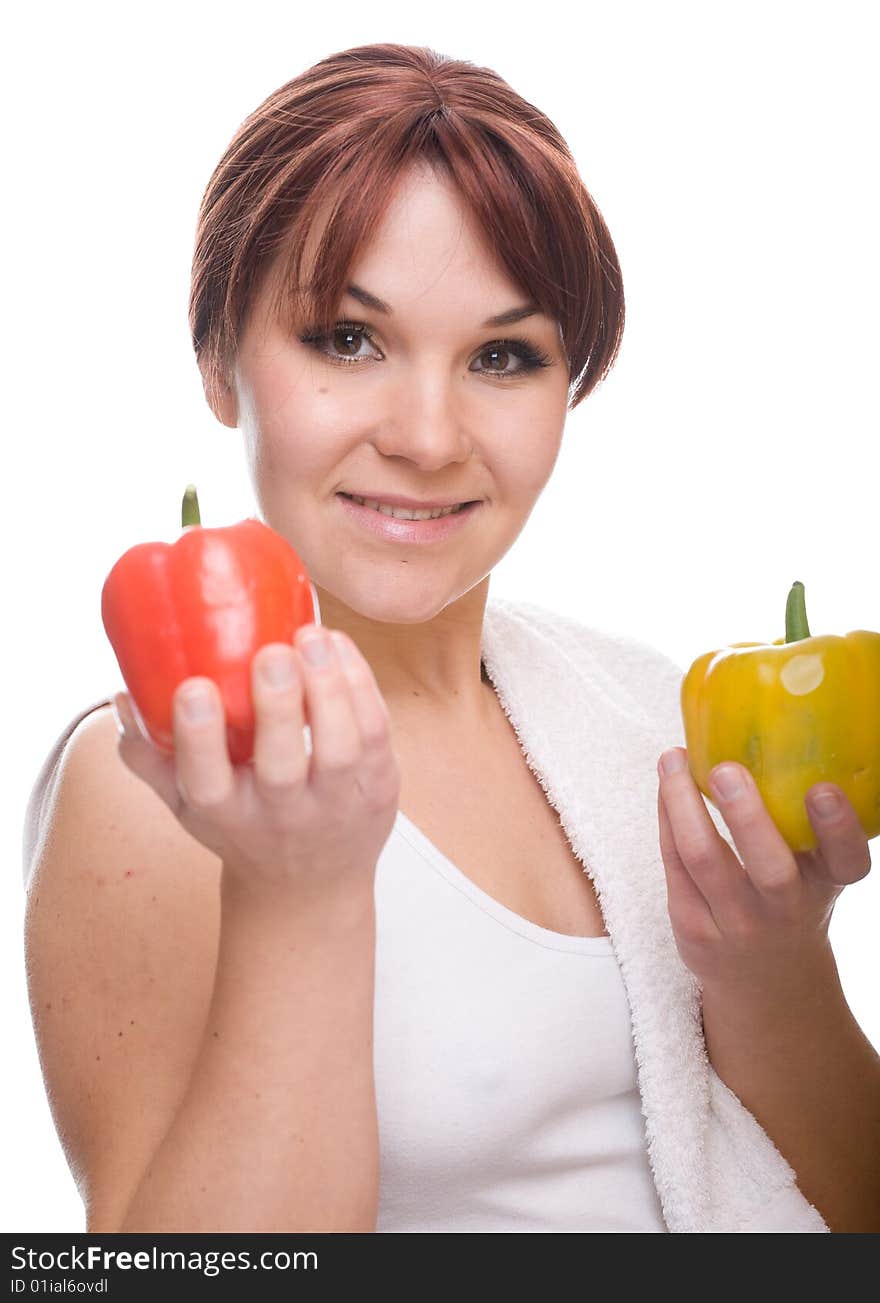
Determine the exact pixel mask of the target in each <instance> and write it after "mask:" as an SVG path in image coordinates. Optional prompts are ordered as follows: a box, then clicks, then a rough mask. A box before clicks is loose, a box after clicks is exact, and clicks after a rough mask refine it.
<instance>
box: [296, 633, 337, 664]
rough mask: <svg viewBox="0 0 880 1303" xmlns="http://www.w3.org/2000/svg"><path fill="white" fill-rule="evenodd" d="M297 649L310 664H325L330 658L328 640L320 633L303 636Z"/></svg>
mask: <svg viewBox="0 0 880 1303" xmlns="http://www.w3.org/2000/svg"><path fill="white" fill-rule="evenodd" d="M299 649H300V651H301V652H302V654H303V656H305V658H306V660H307V661H308V663H309V664H310V665H326V664H327V662H328V661H329V659H330V641H329V639H327V638H325V637H324V635H323V634H320V633H319V634H312V635H310V636H309V637H308V638H303V640H302V642H301V643H300V644H299Z"/></svg>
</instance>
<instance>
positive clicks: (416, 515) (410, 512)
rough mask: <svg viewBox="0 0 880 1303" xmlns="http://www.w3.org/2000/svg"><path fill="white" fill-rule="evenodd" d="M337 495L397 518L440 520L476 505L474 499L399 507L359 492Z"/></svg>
mask: <svg viewBox="0 0 880 1303" xmlns="http://www.w3.org/2000/svg"><path fill="white" fill-rule="evenodd" d="M337 496H338V497H340V498H347V499H348V501H349V502H356V503H357V504H358V505H359V506H361V507H368V508H369V509H370V510H371V511H378V512H379V513H380V514H381V515H383V516H392V517H393V518H394V519H395V520H438V519H439V518H440V517H441V516H449V515H454V514H455V513H456V512H459V511H463V510H464V509H465V508H466V507H473V506H475V505H476V499H474V500H473V501H470V502H458V503H455V504H454V505H453V506H449V507H399V506H397V505H395V504H394V503H388V502H380V501H378V499H376V498H362V497H360V496H359V495H358V494H357V493H339V494H338V495H337Z"/></svg>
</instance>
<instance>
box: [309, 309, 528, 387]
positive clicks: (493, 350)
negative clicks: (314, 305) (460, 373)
mask: <svg viewBox="0 0 880 1303" xmlns="http://www.w3.org/2000/svg"><path fill="white" fill-rule="evenodd" d="M364 342H367V343H369V344H372V346H373V347H374V348H376V349H378V345H377V344H376V343H375V340H374V338H373V335H372V334H371V332H370V330H369V328H368V327H367V326H366V325H364V324H363V322H359V321H337V322H336V323H335V325H334V326H333V329H332V330H330V331H326V332H324V333H323V334H322V333H321V332H320V331H315V330H311V331H309V332H307V333H306V334H305V335H301V336H300V343H302V344H307V345H309V347H310V348H314V349H315V350H316V352H318V353H321V354H322V355H323V356H324V357H326V358H327V360H328V361H329V362H332V363H333V364H334V365H337V366H338V365H342V366H351V365H352V364H355V365H361V364H363V363H364V362H367V361H369V360H370V358H369V355H365V354H362V353H361V352H360V346H361V344H363V343H364ZM337 348H339V349H341V350H342V354H343V355H342V356H340V355H339V354H338V353H336V349H337ZM483 358H491V359H493V361H492V362H491V363H490V365H489V366H488V367H481V368H480V369H479V371H477V372H476V374H477V375H487V376H490V377H491V378H492V379H495V380H512V379H514V378H515V377H517V376H522V375H525V374H526V373H528V372H529V371H536V370H538V369H539V368H542V367H548V366H552V365H553V359H552V358H551V357H550V356H548V354H547V353H545V352H543V351H542V350H541V349H540V348H537V347H536V346H535V345H534V344H530V343H529V342H528V340H525V339H498V340H494V341H493V342H492V343H489V344H484V345H483V347H482V348H481V349H480V352H479V353H478V354H477V359H476V360H478V361H481V360H482V359H483ZM512 358H515V359H517V360H518V362H519V366H516V367H514V368H513V370H510V369H509V363H510V361H511V359H512Z"/></svg>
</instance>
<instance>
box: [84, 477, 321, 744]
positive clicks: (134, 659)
mask: <svg viewBox="0 0 880 1303" xmlns="http://www.w3.org/2000/svg"><path fill="white" fill-rule="evenodd" d="M182 523H183V533H182V534H181V536H180V538H179V539H177V541H176V542H175V543H170V544H169V543H138V544H137V545H136V546H135V547H132V548H129V550H128V551H127V552H125V553H124V554H123V555H122V556H121V557H120V558H119V560H118V561H117V562H116V564H115V565H114V566H113V569H112V570H111V571H110V573H109V574H108V576H107V578H106V580H105V581H104V587H103V590H102V592H101V618H102V620H103V622H104V629H105V631H106V633H107V637H108V638H109V639H110V642H111V644H112V646H113V650H114V652H115V653H116V659H117V661H118V662H119V668H120V670H121V671H122V677H123V679H124V680H125V686H126V688H127V689H128V692H129V695H130V697H131V699H132V704H133V706H134V710H135V715H136V716H137V717H138V722H139V724H140V726H141V728H142V729H143V730H144V731H145V733H146V734H147V735H148V736H149V737H150V738H151V739H152V741H153V742H154V743H155V744H156V746H157V747H159V748H160V750H162V751H166V752H173V751H174V732H173V712H172V704H173V697H174V692H175V690H176V688H177V687H178V685H179V684H180V683H182V682H183V680H184V679H187V678H190V677H191V676H192V675H199V676H204V677H206V678H209V679H213V680H214V682H215V683H216V684H217V686H218V688H219V689H220V694H221V697H222V700H223V704H224V707H225V710H226V737H227V742H228V746H229V758H230V760H231V762H232V763H233V764H240V763H242V762H244V761H247V760H250V759H251V758H252V756H253V743H254V727H255V717H254V707H253V700H252V697H251V662H252V660H253V658H254V656H255V655H256V653H257V651H258V649H259V648H260V647H262V646H264V645H265V644H266V643H269V642H286V643H291V644H292V643H293V639H294V635H295V634H296V631H297V629H298V628H299V627H300V626H301V625H303V624H310V623H313V622H314V623H319V622H320V615H316V611H317V605H318V603H317V594H316V593H315V591H314V588H313V587H312V585H311V582H310V580H309V577H308V574H307V573H306V569H305V566H304V565H303V563H302V561H301V560H300V558H299V556H298V554H297V553H296V551H295V550H294V548H293V547H292V546H291V544H290V543H288V541H287V539H285V538H282V536H281V535H280V534H277V533H276V532H275V531H274V530H273V529H269V527H268V526H267V525H264V524H263V523H262V522H261V521H259V520H254V519H250V520H243V521H240V522H239V524H237V525H228V526H226V527H225V528H222V529H203V528H202V526H201V518H200V515H199V507H198V500H197V497H196V491H195V488H194V486H193V485H190V486H189V487H188V488H187V491H186V493H185V494H184V498H183V513H182Z"/></svg>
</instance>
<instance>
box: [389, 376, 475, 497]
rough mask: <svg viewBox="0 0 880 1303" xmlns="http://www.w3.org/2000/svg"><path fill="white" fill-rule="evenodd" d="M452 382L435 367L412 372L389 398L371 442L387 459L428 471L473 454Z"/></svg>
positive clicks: (463, 416)
mask: <svg viewBox="0 0 880 1303" xmlns="http://www.w3.org/2000/svg"><path fill="white" fill-rule="evenodd" d="M455 388H456V381H455V379H454V378H452V377H449V376H448V375H446V376H445V377H444V376H443V375H442V374H441V373H440V371H439V369H438V368H437V367H433V368H432V367H430V366H424V367H422V368H420V369H419V370H418V371H415V370H414V371H410V372H409V374H408V375H407V377H406V378H405V379H403V378H402V379H401V381H400V383H399V385H396V386H394V387H393V390H392V391H391V392H389V394H388V395H387V402H388V406H387V408H386V409H385V411H384V413H383V416H382V418H381V419H380V421H379V422H378V423H377V425H376V426H375V427H374V429H375V435H374V439H373V442H374V444H375V446H376V448H377V449H378V451H379V452H381V453H382V454H383V455H384V456H386V457H405V458H406V459H407V460H408V461H411V462H412V463H413V464H414V465H416V466H418V467H419V468H420V469H422V470H424V471H426V472H430V471H432V470H436V469H439V468H440V467H443V466H448V465H449V464H450V463H451V462H465V461H467V460H468V458H469V457H470V456H471V454H472V450H473V441H472V438H471V436H470V435H469V433H468V429H469V427H468V422H467V418H466V414H465V402H464V399H463V397H462V395H461V394H457V393H456V392H455Z"/></svg>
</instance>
